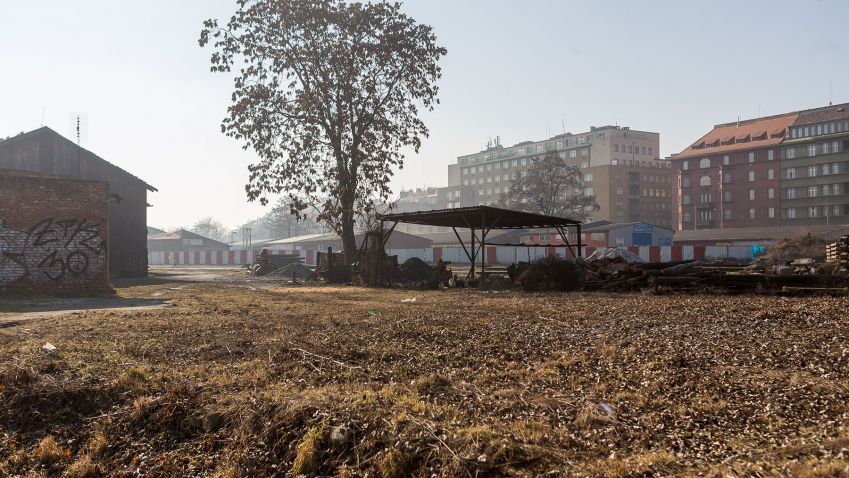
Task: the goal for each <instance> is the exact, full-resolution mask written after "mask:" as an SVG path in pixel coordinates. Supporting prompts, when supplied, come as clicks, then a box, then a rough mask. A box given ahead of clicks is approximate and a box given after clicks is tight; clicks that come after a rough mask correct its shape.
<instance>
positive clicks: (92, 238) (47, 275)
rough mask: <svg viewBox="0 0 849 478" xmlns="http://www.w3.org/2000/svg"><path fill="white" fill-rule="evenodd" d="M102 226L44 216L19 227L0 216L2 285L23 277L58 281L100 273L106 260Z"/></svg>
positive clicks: (0, 278) (0, 284) (0, 280)
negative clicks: (21, 228) (29, 227)
mask: <svg viewBox="0 0 849 478" xmlns="http://www.w3.org/2000/svg"><path fill="white" fill-rule="evenodd" d="M100 226H101V225H100V224H99V223H94V222H89V221H88V220H86V219H66V220H56V219H45V220H44V221H41V222H40V223H38V224H36V225H35V226H33V227H32V228H31V229H30V230H29V231H19V230H16V229H12V228H9V227H6V224H5V222H4V221H3V220H2V219H0V286H5V285H8V284H11V283H13V282H16V281H19V280H21V279H24V278H27V279H29V280H31V281H34V282H41V281H52V282H59V281H62V280H69V279H78V278H82V277H85V276H93V275H96V274H99V273H100V272H101V271H102V270H103V268H104V266H105V263H106V240H105V239H104V238H103V237H102V236H101V235H100Z"/></svg>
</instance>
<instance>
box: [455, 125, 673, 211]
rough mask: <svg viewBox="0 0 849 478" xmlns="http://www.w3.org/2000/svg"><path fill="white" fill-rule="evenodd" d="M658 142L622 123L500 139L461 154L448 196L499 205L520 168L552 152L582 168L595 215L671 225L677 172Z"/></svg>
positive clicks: (459, 202) (653, 136)
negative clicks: (537, 136)
mask: <svg viewBox="0 0 849 478" xmlns="http://www.w3.org/2000/svg"><path fill="white" fill-rule="evenodd" d="M659 146H660V135H659V134H658V133H651V132H646V131H636V130H632V129H630V128H627V127H619V126H602V127H592V128H590V131H588V132H586V133H580V134H572V133H565V134H561V135H557V136H554V137H553V138H550V139H547V140H544V141H525V142H521V143H518V144H515V145H513V146H508V147H505V146H502V145H501V144H500V141H498V140H496V141H495V142H494V143H490V144H488V145H487V148H486V149H484V150H482V151H480V152H478V153H474V154H468V155H464V156H460V157H459V158H458V159H457V164H456V166H457V167H459V171H460V176H459V177H460V182H459V184H458V185H457V186H449V188H446V189H447V190H446V192H445V195H446V200H447V201H448V204H449V207H461V206H476V205H495V204H496V203H497V202H498V200H499V198H500V197H501V194H502V193H505V192H507V190H508V189H509V187H510V182H511V181H512V179H513V178H514V177H515V175H516V173H520V174H521V173H522V172H524V171H526V170H527V168H528V167H529V166H530V165H531V164H533V161H534V160H536V159H539V158H542V157H544V156H545V155H546V154H550V153H553V154H557V155H558V156H559V157H560V158H562V159H564V160H565V161H566V163H567V164H568V165H570V166H575V167H577V168H579V169H580V171H581V173H582V174H583V181H584V185H583V186H584V192H585V194H587V195H591V196H595V198H596V202H597V203H598V205H599V207H600V209H599V210H597V211H594V212H593V213H592V218H591V219H592V220H609V221H613V222H626V221H627V222H645V223H650V224H655V225H659V226H666V227H672V226H674V225H675V224H674V222H673V217H674V216H673V207H672V205H673V196H674V193H675V188H676V181H675V180H676V174H675V172H674V171H673V170H672V168H671V165H670V163H669V161H666V160H661V159H658V155H659ZM452 166H455V165H452ZM449 194H450V196H449Z"/></svg>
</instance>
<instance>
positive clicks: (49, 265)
mask: <svg viewBox="0 0 849 478" xmlns="http://www.w3.org/2000/svg"><path fill="white" fill-rule="evenodd" d="M108 197H109V186H108V185H107V184H106V183H101V182H94V181H80V180H75V179H66V178H62V177H55V176H45V175H39V174H30V173H19V172H11V171H8V170H5V171H4V170H0V294H2V293H6V294H9V293H20V292H26V293H36V294H38V293H47V294H50V293H60V294H72V293H78V292H88V291H93V290H106V289H109V259H108V254H107V250H106V247H107V236H108V226H107V217H108V212H107V199H108Z"/></svg>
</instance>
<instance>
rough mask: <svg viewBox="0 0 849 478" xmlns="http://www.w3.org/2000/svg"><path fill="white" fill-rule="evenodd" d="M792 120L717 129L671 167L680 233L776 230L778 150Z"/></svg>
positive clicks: (760, 120)
mask: <svg viewBox="0 0 849 478" xmlns="http://www.w3.org/2000/svg"><path fill="white" fill-rule="evenodd" d="M795 120H796V114H795V113H790V114H784V115H777V116H770V117H765V118H757V119H752V120H746V121H737V122H734V123H724V124H718V125H716V126H714V127H713V129H712V130H711V131H709V132H708V133H707V134H705V135H704V136H702V137H701V138H699V139H698V140H696V142H694V143H693V144H691V145H690V146H688V147H687V149H685V150H684V151H682V152H680V153H678V154H676V155H674V156H672V158H670V159H671V162H672V164H673V167H674V168H675V170H676V171H678V173H679V175H680V177H679V182H678V195H677V196H678V198H677V201H676V206H677V210H678V214H677V215H676V216H677V218H678V229H679V230H687V229H724V228H726V227H755V226H775V225H778V224H780V220H781V218H780V213H779V211H780V200H781V199H780V188H781V180H780V178H779V174H780V165H779V152H780V147H779V145H780V144H781V142H782V141H783V140H784V138H785V136H786V135H787V131H788V128H789V127H790V125H792V124H793V122H794V121H795Z"/></svg>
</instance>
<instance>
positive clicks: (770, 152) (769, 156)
mask: <svg viewBox="0 0 849 478" xmlns="http://www.w3.org/2000/svg"><path fill="white" fill-rule="evenodd" d="M766 159H767V161H772V160H773V159H775V151H774V150H771V149H770V150H767V152H766Z"/></svg>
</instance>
